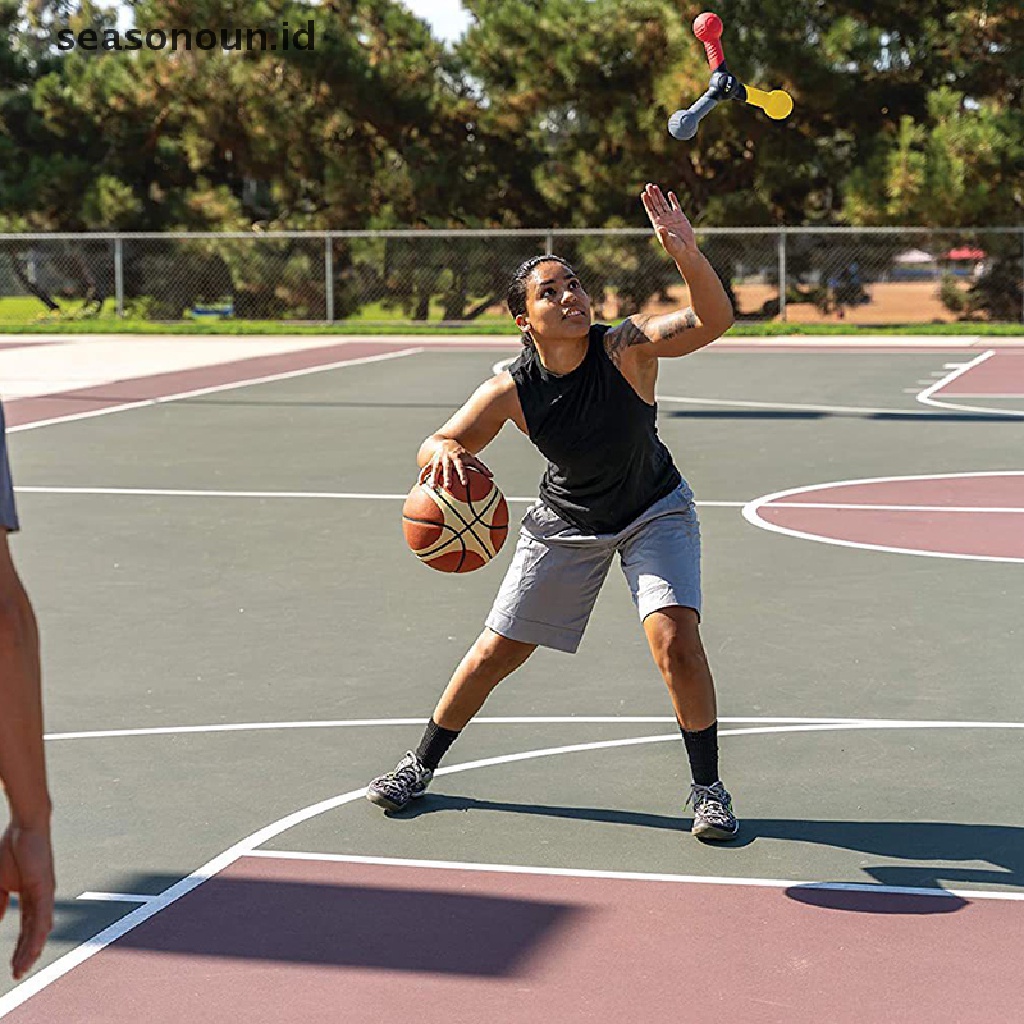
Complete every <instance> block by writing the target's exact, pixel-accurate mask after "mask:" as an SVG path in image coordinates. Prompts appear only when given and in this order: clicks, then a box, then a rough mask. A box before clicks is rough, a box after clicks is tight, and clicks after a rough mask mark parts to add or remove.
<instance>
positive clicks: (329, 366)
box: [7, 347, 424, 434]
mask: <svg viewBox="0 0 1024 1024" xmlns="http://www.w3.org/2000/svg"><path fill="white" fill-rule="evenodd" d="M423 351H424V349H423V348H422V347H409V348H403V349H399V350H398V351H396V352H383V353H381V354H380V355H375V356H359V357H357V358H356V359H338V360H335V361H334V362H332V363H324V364H323V365H320V366H306V367H303V368H302V369H300V370H286V371H283V372H282V373H271V374H267V375H266V376H264V377H251V378H248V379H246V380H237V381H231V382H230V383H228V384H216V385H213V386H211V387H207V388H194V389H192V390H190V391H179V392H175V393H174V394H170V395H160V396H158V397H156V398H144V399H141V400H140V401H138V402H123V403H122V404H120V405H111V406H107V407H105V408H103V409H91V410H89V411H88V412H75V413H69V414H68V415H66V416H54V417H52V418H50V419H46V420H34V421H33V422H31V423H21V424H19V425H17V426H13V427H8V428H7V433H8V434H14V433H18V432H19V431H22V430H35V429H36V428H37V427H49V426H52V425H53V424H54V423H70V422H72V421H73V420H85V419H92V418H93V417H96V416H107V415H109V414H110V413H115V412H124V411H125V410H126V409H142V408H145V407H146V406H150V405H162V404H163V403H164V402H177V401H180V400H181V399H183V398H197V397H198V396H200V395H212V394H214V393H215V392H218V391H230V390H232V389H234V388H244V387H249V386H250V385H253V384H269V383H270V382H272V381H277V380H289V379H290V378H293V377H305V376H307V375H308V374H311V373H322V372H324V371H326V370H337V369H339V368H340V367H342V366H360V365H362V364H363V363H379V362H382V361H383V360H385V359H397V358H399V357H401V356H411V355H418V354H420V353H421V352H423ZM220 365H230V364H214V366H212V367H193V368H192V369H196V370H198V369H217V368H218V366H220ZM155 376H159V374H143V375H141V376H137V377H130V378H127V379H126V380H117V381H109V382H108V384H109V386H111V387H112V386H114V385H115V384H125V383H131V382H133V381H147V380H150V379H152V378H153V377H155ZM97 386H98V387H103V386H105V385H103V384H100V385H97ZM34 397H36V398H46V399H59V398H61V397H62V395H61V393H60V392H54V393H53V394H51V395H38V396H34Z"/></svg>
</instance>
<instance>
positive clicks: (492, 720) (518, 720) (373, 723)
mask: <svg viewBox="0 0 1024 1024" xmlns="http://www.w3.org/2000/svg"><path fill="white" fill-rule="evenodd" d="M675 721H676V720H675V718H673V717H671V716H668V715H550V716H530V715H527V716H520V717H505V718H502V717H486V716H481V717H480V718H474V719H473V724H474V725H674V724H675ZM718 721H719V722H720V723H722V724H724V725H753V726H770V727H771V728H772V729H775V728H776V727H777V726H790V727H792V729H793V731H796V730H803V731H806V730H807V729H810V728H815V727H818V728H820V727H825V728H828V729H843V728H871V729H1024V722H975V721H961V722H958V721H949V722H945V721H932V720H930V719H922V720H916V721H914V720H903V719H895V718H894V719H889V718H729V717H724V716H723V717H721V718H719V719H718ZM426 723H427V719H426V718H348V719H338V720H326V721H309V722H233V723H220V724H217V725H163V726H153V727H150V728H143V729H99V730H93V731H87V732H86V731H83V732H55V733H48V734H47V735H46V736H45V737H44V738H45V739H46V740H47V741H58V740H95V739H121V738H129V737H138V736H179V735H189V734H206V733H226V732H264V731H273V730H283V729H365V728H380V727H392V726H422V725H426ZM742 731H743V732H754V731H758V730H754V729H744V730H742ZM730 735H732V734H730Z"/></svg>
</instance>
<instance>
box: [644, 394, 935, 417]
mask: <svg viewBox="0 0 1024 1024" xmlns="http://www.w3.org/2000/svg"><path fill="white" fill-rule="evenodd" d="M657 400H658V401H659V402H680V403H682V404H684V405H718V406H732V407H735V408H737V409H782V410H787V409H788V410H792V411H795V412H821V413H840V414H842V413H851V414H856V413H874V414H878V415H884V416H905V417H911V418H917V419H935V418H936V416H937V413H934V412H922V411H921V410H920V409H879V408H874V407H872V406H863V405H808V404H805V403H802V402H747V401H739V400H738V399H731V398H683V397H680V396H675V395H658V396H657Z"/></svg>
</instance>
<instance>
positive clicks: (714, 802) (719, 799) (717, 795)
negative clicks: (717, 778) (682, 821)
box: [686, 782, 740, 840]
mask: <svg viewBox="0 0 1024 1024" xmlns="http://www.w3.org/2000/svg"><path fill="white" fill-rule="evenodd" d="M686 803H687V804H689V803H692V804H693V827H692V828H691V829H690V831H691V832H692V833H693V834H694V835H695V836H696V837H697V838H698V839H704V840H709V839H712V840H714V839H718V840H722V839H734V838H735V837H736V835H737V833H738V832H739V830H740V823H739V822H738V821H737V820H736V815H735V814H733V813H732V797H731V796H729V791H728V790H727V789H726V788H725V786H723V785H722V783H721V782H715V783H713V784H712V785H710V786H698V785H697V783H696V782H695V783H693V784H692V785H691V787H690V795H689V796H688V797H687V799H686Z"/></svg>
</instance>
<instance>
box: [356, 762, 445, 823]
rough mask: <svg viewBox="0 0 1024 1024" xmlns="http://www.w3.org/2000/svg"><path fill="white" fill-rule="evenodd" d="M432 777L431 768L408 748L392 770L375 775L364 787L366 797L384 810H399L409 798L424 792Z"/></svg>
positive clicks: (411, 798) (421, 794) (412, 798)
mask: <svg viewBox="0 0 1024 1024" xmlns="http://www.w3.org/2000/svg"><path fill="white" fill-rule="evenodd" d="M433 777H434V772H433V770H432V769H430V768H427V767H426V766H425V765H423V764H422V763H421V761H420V759H419V758H418V757H417V756H416V755H415V754H414V753H413V752H412V751H411V750H409V751H406V755H405V757H403V758H402V760H401V761H399V762H398V764H397V765H396V766H395V770H394V771H393V772H386V773H385V774H384V775H379V776H377V778H375V779H374V780H373V781H372V782H371V783H370V784H369V786H367V787H366V799H367V800H369V801H370V803H371V804H376V805H377V806H378V807H383V808H384V809H385V810H388V811H400V810H402V809H403V808H404V807H405V806H406V805H407V804H408V803H409V801H410V800H415V799H416V798H417V797H421V796H423V794H424V793H426V791H427V786H429V785H430V780H431V779H432V778H433Z"/></svg>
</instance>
